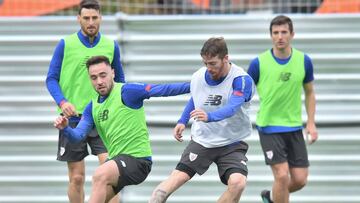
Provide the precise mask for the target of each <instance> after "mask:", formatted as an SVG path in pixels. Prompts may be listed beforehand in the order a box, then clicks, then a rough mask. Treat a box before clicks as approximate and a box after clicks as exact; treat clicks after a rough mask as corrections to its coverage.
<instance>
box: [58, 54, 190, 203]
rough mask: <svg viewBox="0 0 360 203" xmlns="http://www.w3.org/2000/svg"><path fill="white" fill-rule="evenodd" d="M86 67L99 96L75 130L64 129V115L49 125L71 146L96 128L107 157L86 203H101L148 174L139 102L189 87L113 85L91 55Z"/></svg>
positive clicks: (108, 71) (106, 67)
mask: <svg viewBox="0 0 360 203" xmlns="http://www.w3.org/2000/svg"><path fill="white" fill-rule="evenodd" d="M86 65H87V67H88V72H89V76H90V79H91V82H92V85H93V87H94V89H95V90H96V92H97V93H98V95H97V96H95V97H93V98H92V101H91V102H90V103H89V104H88V105H87V106H86V108H85V110H84V114H83V115H82V118H81V120H80V123H79V124H78V126H77V127H76V128H75V129H72V128H71V127H70V126H68V119H67V117H66V116H60V117H58V118H57V119H56V120H55V122H54V126H55V127H56V128H58V129H60V130H63V131H64V135H65V136H66V137H67V138H68V139H69V140H70V141H71V142H80V141H82V140H84V139H86V137H87V134H88V132H89V131H90V130H91V129H92V128H93V127H94V126H96V129H97V130H98V132H99V135H100V137H101V139H102V140H103V142H104V144H105V146H106V149H107V150H108V152H109V157H108V161H107V162H105V163H104V164H102V165H100V166H99V167H98V168H97V169H96V171H95V173H94V175H93V181H92V190H91V196H90V200H89V203H103V202H108V201H109V200H110V199H111V198H113V197H114V196H115V195H116V194H117V193H118V192H119V191H120V190H121V189H122V188H124V187H125V186H126V185H136V184H139V183H141V182H143V181H144V180H145V178H146V177H147V176H148V174H149V173H150V170H151V165H152V161H151V148H150V141H149V135H148V129H147V126H146V120H145V112H144V107H143V101H144V99H149V98H150V97H161V96H174V95H178V94H185V93H189V92H190V85H189V83H173V84H162V85H153V84H141V83H125V84H124V83H116V82H114V80H113V79H114V77H115V74H114V70H113V69H112V67H111V65H110V62H109V60H108V58H107V57H105V56H94V57H92V58H90V59H89V60H88V61H87V64H86Z"/></svg>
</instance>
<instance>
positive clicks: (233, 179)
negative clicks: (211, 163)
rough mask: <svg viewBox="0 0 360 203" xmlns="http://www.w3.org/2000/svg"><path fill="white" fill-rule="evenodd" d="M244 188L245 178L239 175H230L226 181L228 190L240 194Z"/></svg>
mask: <svg viewBox="0 0 360 203" xmlns="http://www.w3.org/2000/svg"><path fill="white" fill-rule="evenodd" d="M245 186H246V177H245V176H244V175H242V174H240V173H233V174H231V175H230V177H229V180H228V188H229V190H231V191H233V192H236V193H241V192H242V191H243V190H244V188H245Z"/></svg>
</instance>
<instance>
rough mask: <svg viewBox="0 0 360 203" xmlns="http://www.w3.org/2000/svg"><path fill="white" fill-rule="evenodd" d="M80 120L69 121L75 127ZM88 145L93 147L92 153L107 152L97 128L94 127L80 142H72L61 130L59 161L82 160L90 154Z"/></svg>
mask: <svg viewBox="0 0 360 203" xmlns="http://www.w3.org/2000/svg"><path fill="white" fill-rule="evenodd" d="M77 124H78V122H69V126H70V127H72V128H74V127H76V126H77ZM88 145H89V146H90V149H91V154H93V155H98V154H102V153H106V152H107V150H106V148H105V146H104V143H103V142H102V140H101V138H100V136H99V135H98V133H97V131H96V129H95V128H94V129H92V130H91V132H90V133H89V135H88V136H86V138H85V139H84V140H82V141H81V142H79V143H71V142H70V141H69V140H68V139H67V138H66V137H65V136H64V135H63V131H62V130H60V131H59V141H58V152H57V160H59V161H68V162H73V161H81V160H83V159H84V158H85V157H86V156H87V155H89V151H88Z"/></svg>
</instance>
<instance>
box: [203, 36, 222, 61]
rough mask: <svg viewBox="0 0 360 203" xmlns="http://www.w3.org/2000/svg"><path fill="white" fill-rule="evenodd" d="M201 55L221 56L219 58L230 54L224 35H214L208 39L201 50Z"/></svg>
mask: <svg viewBox="0 0 360 203" xmlns="http://www.w3.org/2000/svg"><path fill="white" fill-rule="evenodd" d="M200 55H201V56H210V57H215V56H219V58H221V59H223V58H224V57H225V56H226V55H228V48H227V46H226V42H225V40H224V38H223V37H212V38H210V39H208V40H207V41H206V42H205V43H204V45H203V47H202V49H201V51H200Z"/></svg>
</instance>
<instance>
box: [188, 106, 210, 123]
mask: <svg viewBox="0 0 360 203" xmlns="http://www.w3.org/2000/svg"><path fill="white" fill-rule="evenodd" d="M190 118H194V120H195V121H204V122H207V121H208V115H207V113H206V112H205V111H204V110H202V109H195V110H193V111H192V112H191V113H190Z"/></svg>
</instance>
